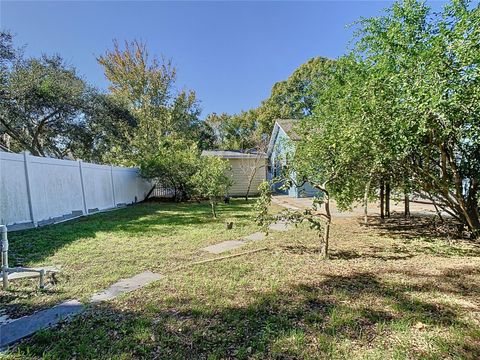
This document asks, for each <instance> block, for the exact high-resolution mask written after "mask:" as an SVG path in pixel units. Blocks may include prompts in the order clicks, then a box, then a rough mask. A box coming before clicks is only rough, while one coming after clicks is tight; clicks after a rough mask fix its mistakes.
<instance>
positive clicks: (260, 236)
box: [243, 232, 265, 241]
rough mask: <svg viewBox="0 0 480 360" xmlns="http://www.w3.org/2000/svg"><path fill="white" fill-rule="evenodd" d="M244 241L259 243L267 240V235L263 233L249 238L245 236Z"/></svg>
mask: <svg viewBox="0 0 480 360" xmlns="http://www.w3.org/2000/svg"><path fill="white" fill-rule="evenodd" d="M243 239H244V240H245V241H259V240H263V239H265V234H264V233H263V232H256V233H253V234H250V235H248V236H245V237H244V238H243Z"/></svg>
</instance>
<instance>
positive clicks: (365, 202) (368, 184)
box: [363, 178, 372, 225]
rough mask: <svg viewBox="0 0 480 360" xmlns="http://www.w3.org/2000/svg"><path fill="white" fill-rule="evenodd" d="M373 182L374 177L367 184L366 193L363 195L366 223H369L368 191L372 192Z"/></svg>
mask: <svg viewBox="0 0 480 360" xmlns="http://www.w3.org/2000/svg"><path fill="white" fill-rule="evenodd" d="M371 182H372V179H371V178H370V179H369V180H368V182H367V184H366V185H365V193H364V195H363V206H364V208H363V211H364V219H363V221H364V224H365V225H368V193H369V192H370V184H371Z"/></svg>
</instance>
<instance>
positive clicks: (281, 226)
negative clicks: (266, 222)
mask: <svg viewBox="0 0 480 360" xmlns="http://www.w3.org/2000/svg"><path fill="white" fill-rule="evenodd" d="M268 228H269V229H270V230H273V231H288V230H290V229H291V226H290V225H287V224H285V223H284V222H276V223H273V224H271V225H270V226H269V227H268Z"/></svg>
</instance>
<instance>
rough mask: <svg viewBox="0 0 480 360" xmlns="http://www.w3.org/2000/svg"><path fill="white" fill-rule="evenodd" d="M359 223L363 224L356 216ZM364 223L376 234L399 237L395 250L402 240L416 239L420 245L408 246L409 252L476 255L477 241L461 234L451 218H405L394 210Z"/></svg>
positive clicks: (479, 252) (405, 241)
mask: <svg viewBox="0 0 480 360" xmlns="http://www.w3.org/2000/svg"><path fill="white" fill-rule="evenodd" d="M359 224H360V225H362V226H363V224H362V223H361V222H360V220H359ZM368 227H369V228H371V229H373V230H375V231H376V233H377V234H378V235H380V236H386V237H390V238H393V239H395V240H399V245H398V246H396V249H395V250H396V251H405V249H404V248H403V247H402V246H401V245H402V244H409V243H411V242H413V241H417V242H419V243H421V246H416V247H413V246H410V247H409V249H410V250H409V252H413V253H417V254H420V253H421V254H429V255H440V256H443V257H449V256H480V242H479V241H478V240H471V239H466V238H465V237H462V236H461V234H460V233H459V231H458V226H457V224H455V223H453V222H452V221H451V220H446V222H445V223H440V222H439V220H438V219H435V218H434V217H432V216H416V217H412V218H410V219H405V218H404V217H403V216H402V215H401V214H394V215H392V217H391V218H389V219H388V218H387V219H384V221H381V219H380V217H370V218H369V225H368Z"/></svg>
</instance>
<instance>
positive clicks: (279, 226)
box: [0, 222, 291, 350]
mask: <svg viewBox="0 0 480 360" xmlns="http://www.w3.org/2000/svg"><path fill="white" fill-rule="evenodd" d="M269 228H270V230H273V231H287V230H289V229H290V228H291V227H290V226H288V225H286V224H285V223H283V222H277V223H274V224H271V225H270V227H269ZM263 239H265V234H264V233H262V232H256V233H253V234H250V235H247V236H245V237H244V238H243V239H242V240H229V241H223V242H221V243H219V244H215V245H211V246H207V247H205V248H203V249H202V250H203V251H206V252H209V253H211V254H221V253H223V252H226V251H230V250H234V249H237V248H239V247H241V246H243V245H245V244H246V243H247V242H249V241H260V240H263ZM161 278H163V276H162V275H160V274H155V273H153V272H151V271H145V272H143V273H140V274H137V275H135V276H133V277H131V278H128V279H121V280H119V281H118V282H116V283H115V284H113V285H111V286H110V287H109V288H108V289H105V290H103V291H101V292H98V293H96V294H94V295H93V296H92V297H91V299H90V303H91V304H97V303H100V302H102V301H108V300H112V299H115V298H116V297H118V296H120V295H122V294H125V293H129V292H131V291H134V290H137V289H140V288H142V287H144V286H145V285H147V284H150V283H151V282H153V281H157V280H160V279H161ZM85 309H86V308H85V305H84V304H82V303H81V302H79V301H78V300H69V301H65V302H63V303H61V304H59V305H56V306H54V307H52V308H50V309H46V310H42V311H38V312H36V313H34V314H32V315H29V316H24V317H22V318H19V319H15V320H11V321H8V322H4V323H3V324H0V350H3V349H5V348H6V347H8V346H9V345H11V344H13V343H15V342H17V341H19V340H21V339H23V338H26V337H28V336H31V335H33V334H34V333H35V332H37V331H39V330H42V329H46V328H49V327H51V326H54V325H56V324H58V323H59V322H60V321H64V320H68V319H69V318H71V317H73V316H75V315H77V314H80V313H82V312H84V311H85Z"/></svg>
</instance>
